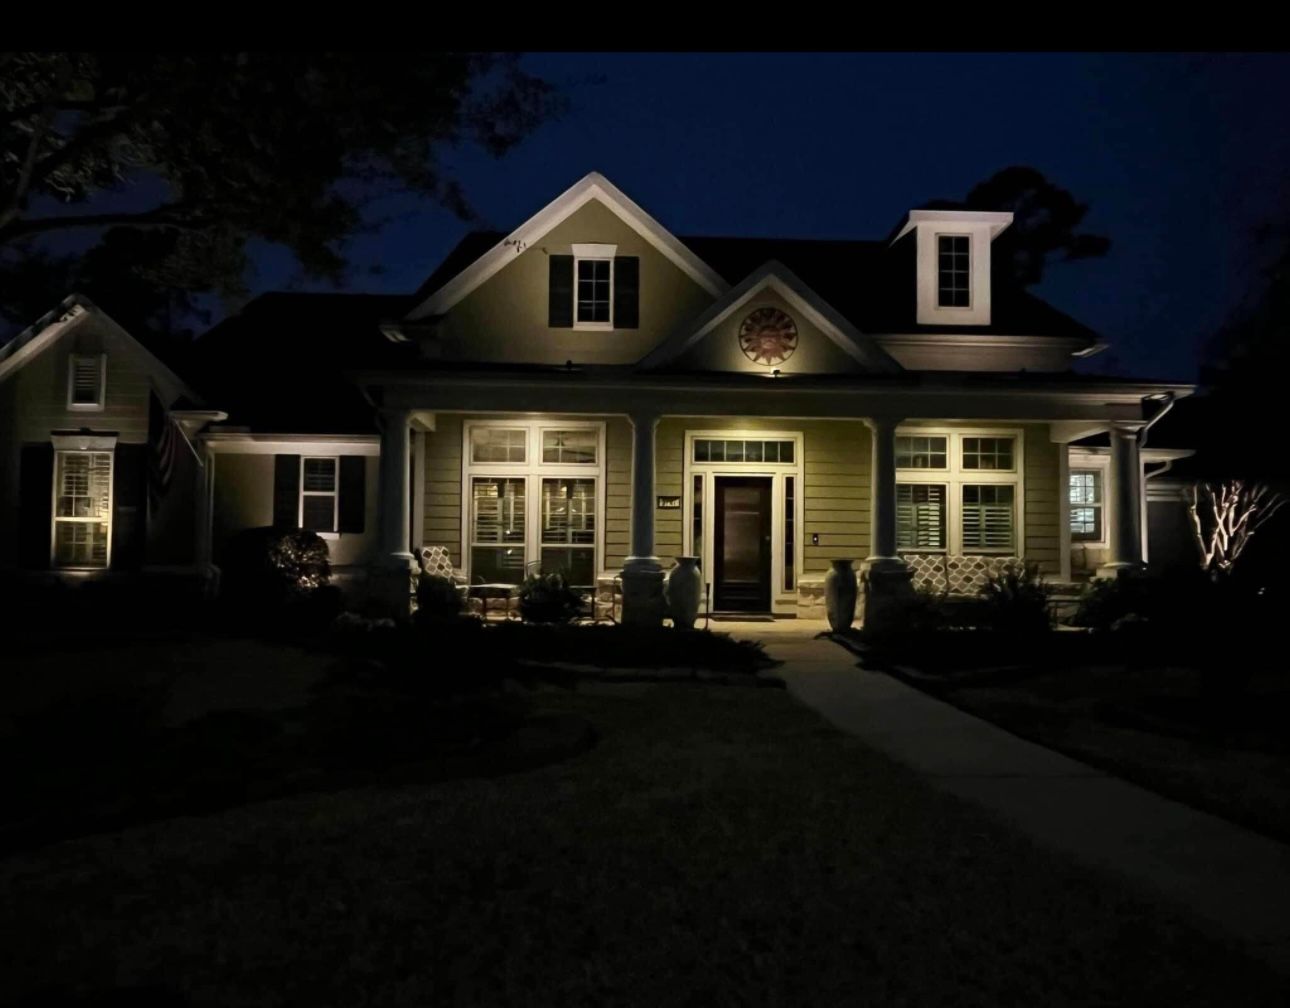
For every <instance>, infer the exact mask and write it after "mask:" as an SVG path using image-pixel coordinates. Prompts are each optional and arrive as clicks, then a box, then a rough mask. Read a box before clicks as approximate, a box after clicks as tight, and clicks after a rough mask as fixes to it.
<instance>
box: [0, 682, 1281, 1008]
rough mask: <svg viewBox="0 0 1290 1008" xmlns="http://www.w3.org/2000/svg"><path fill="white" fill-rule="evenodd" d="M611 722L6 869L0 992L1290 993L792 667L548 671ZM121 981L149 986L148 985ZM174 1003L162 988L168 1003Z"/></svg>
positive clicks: (184, 997)
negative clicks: (908, 758)
mask: <svg viewBox="0 0 1290 1008" xmlns="http://www.w3.org/2000/svg"><path fill="white" fill-rule="evenodd" d="M537 702H538V708H539V709H540V710H542V711H545V712H547V713H551V714H561V715H575V716H580V717H585V718H587V719H588V720H590V721H591V722H592V723H594V724H595V725H596V727H597V729H598V731H599V734H600V743H599V745H598V746H597V747H596V748H595V749H593V750H592V751H590V752H589V753H587V754H585V755H583V756H581V757H579V758H577V759H575V760H572V761H569V762H566V763H562V764H557V765H552V766H548V767H545V768H542V769H539V770H534V771H530V772H527V773H522V774H515V775H511V776H506V777H497V778H492V779H486V780H457V781H448V782H443V783H438V784H430V785H416V786H405V787H394V788H384V789H356V790H352V791H348V792H344V793H337V794H330V795H310V796H300V797H296V798H292V799H285V800H278V801H272V802H265V803H261V804H256V805H251V806H246V807H244V808H241V809H236V810H232V811H229V812H225V813H221V814H218V815H212V816H206V817H201V818H184V819H177V820H173V821H169V822H164V823H155V824H151V825H147V826H142V827H138V828H135V829H132V830H129V831H126V832H123V833H119V834H114V835H109V836H101V837H95V838H84V839H81V840H76V841H71V842H68V843H64V844H60V845H57V846H54V847H50V848H47V849H45V850H42V851H38V852H32V853H28V854H23V855H19V856H14V857H12V858H10V859H8V860H6V861H3V862H0V932H2V933H4V934H5V935H6V936H7V938H6V948H5V951H6V955H5V956H4V957H3V960H0V989H3V990H5V991H6V992H7V994H8V996H9V999H10V1001H11V1002H15V1003H18V1004H22V1003H23V1001H24V999H27V998H30V997H32V996H33V994H34V992H36V991H39V990H42V989H44V990H53V991H54V992H56V996H57V992H68V991H74V990H75V991H80V990H104V989H109V988H112V989H120V988H134V989H136V990H137V989H141V988H153V989H154V992H156V991H159V992H160V994H161V996H164V995H165V994H166V993H167V992H169V993H172V994H173V995H174V996H175V1001H174V1003H178V1004H189V1003H203V1004H205V1003H209V1004H219V1005H229V1006H233V1005H275V1004H291V1005H294V1004H317V1005H344V1006H347V1008H348V1006H362V1005H378V1004H379V1005H417V1006H422V1005H428V1004H480V1005H496V1004H525V1005H538V1004H560V1005H562V1006H577V1005H608V1004H613V1005H650V1006H654V1005H660V1004H668V1005H671V1004H702V1005H705V1006H706V1005H730V1004H856V1003H866V1002H871V1003H878V1004H883V1005H919V1006H922V1005H928V1004H945V1003H949V1004H955V1005H990V1006H993V1005H1000V1004H1043V1005H1045V1006H1062V1005H1081V1006H1083V1005H1109V1004H1134V1005H1145V1006H1152V1005H1161V1006H1163V1005H1169V1006H1171V1008H1172V1006H1175V1005H1178V1004H1187V1005H1220V1004H1221V1005H1229V1004H1241V1005H1242V1006H1254V1005H1265V1004H1266V1005H1273V1004H1284V1003H1285V998H1286V995H1287V993H1290V991H1287V988H1286V986H1285V982H1284V981H1283V980H1281V979H1278V978H1276V977H1274V976H1273V975H1271V974H1270V973H1269V972H1268V971H1267V969H1266V968H1264V967H1263V966H1261V965H1259V964H1257V963H1255V962H1253V961H1251V960H1249V959H1246V958H1245V957H1243V956H1242V955H1240V954H1239V953H1237V952H1235V951H1233V950H1232V949H1230V948H1228V947H1227V946H1226V945H1224V944H1221V943H1219V942H1218V941H1217V940H1215V939H1213V938H1211V937H1208V936H1206V935H1203V934H1202V933H1200V932H1198V931H1196V930H1194V929H1193V927H1192V926H1191V925H1190V924H1189V923H1188V922H1187V921H1185V920H1183V919H1182V918H1180V917H1178V916H1175V915H1174V913H1173V912H1172V911H1170V910H1167V909H1164V908H1162V907H1160V906H1157V905H1154V904H1152V903H1149V902H1145V901H1142V900H1140V899H1138V898H1136V897H1134V896H1132V895H1130V894H1128V893H1126V892H1125V891H1123V889H1122V886H1121V884H1120V883H1119V882H1118V881H1114V880H1112V879H1110V878H1108V877H1106V876H1102V875H1100V874H1096V873H1093V872H1091V871H1088V870H1085V869H1083V868H1078V867H1076V866H1074V865H1073V864H1071V863H1069V862H1068V861H1067V860H1065V859H1064V858H1061V857H1058V856H1056V855H1053V854H1050V853H1048V852H1046V851H1043V850H1040V849H1038V848H1036V847H1035V846H1033V845H1032V844H1030V843H1029V842H1028V841H1026V840H1024V839H1023V838H1021V837H1019V836H1018V835H1017V834H1015V833H1013V832H1011V831H1010V830H1009V829H1007V828H1005V827H1004V826H1003V825H1002V824H1001V823H999V822H998V821H996V820H995V819H993V818H992V817H990V816H988V815H987V814H986V813H984V812H981V811H979V810H977V809H975V808H973V807H971V806H968V805H965V804H963V803H961V802H959V801H957V800H955V799H953V798H951V797H950V796H948V795H944V794H942V793H940V792H937V791H934V790H932V789H931V788H930V787H929V786H928V785H926V784H925V783H924V782H923V781H922V780H921V779H919V778H918V777H917V776H916V775H915V774H913V773H912V772H909V771H906V770H904V769H902V768H900V767H898V766H896V765H894V764H892V763H890V762H888V761H887V760H886V759H884V758H882V757H880V756H879V755H877V754H875V753H874V752H873V751H871V750H869V749H867V748H865V747H864V746H863V745H861V744H860V743H859V742H858V741H857V740H854V739H851V738H849V737H847V736H844V735H842V734H840V733H839V732H837V731H835V730H834V729H832V728H831V727H829V726H828V725H827V724H826V723H825V722H823V721H822V720H821V719H820V718H818V717H817V716H815V715H814V714H812V713H811V712H809V711H806V710H804V709H802V708H801V707H799V706H797V705H796V704H795V702H794V701H793V700H792V699H791V698H790V697H788V696H787V695H786V694H784V693H783V692H781V691H777V690H745V689H723V688H718V687H710V686H698V685H689V684H668V685H652V684H649V685H647V684H637V685H632V686H617V685H616V686H612V687H611V686H605V685H603V684H586V685H584V686H583V687H580V688H579V689H578V690H577V691H575V692H568V691H558V690H549V691H544V692H541V693H539V694H537ZM130 1003H146V1002H144V1001H142V1000H141V999H140V998H137V997H135V998H133V999H132V1000H131V1001H130ZM158 1003H161V1002H158Z"/></svg>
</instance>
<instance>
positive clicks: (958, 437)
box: [895, 427, 1070, 556]
mask: <svg viewBox="0 0 1290 1008" xmlns="http://www.w3.org/2000/svg"><path fill="white" fill-rule="evenodd" d="M895 436H896V437H927V436H938V437H945V438H946V439H947V445H946V447H947V453H946V457H947V462H948V465H947V466H946V468H944V469H900V468H898V469H897V470H896V482H897V483H937V484H940V485H942V486H944V487H945V488H946V490H945V508H946V514H945V524H946V538H945V550H944V551H943V552H944V553H946V554H948V555H950V556H964V555H965V553H964V550H963V489H962V488H963V487H964V486H982V485H985V484H1000V483H1002V484H1008V485H1011V486H1012V487H1013V488H1014V489H1013V494H1012V496H1013V502H1014V505H1015V507H1014V512H1013V523H1014V528H1013V545H1012V547H1011V548H1010V549H1003V548H995V549H974V550H972V552H971V553H970V554H966V555H970V556H1024V555H1025V544H1026V481H1025V469H1026V463H1025V455H1026V438H1025V431H1024V430H1023V429H1022V428H1020V427H898V428H897V429H896V433H895ZM965 437H1010V438H1012V439H1013V441H1012V444H1013V451H1012V466H1013V467H1012V468H1011V469H964V468H963V438H965ZM1069 520H1070V519H1069V517H1068V518H1067V522H1068V523H1069ZM901 552H903V553H928V554H940V553H942V551H941V550H915V549H908V548H906V549H902V550H901Z"/></svg>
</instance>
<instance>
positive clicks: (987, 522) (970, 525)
mask: <svg viewBox="0 0 1290 1008" xmlns="http://www.w3.org/2000/svg"><path fill="white" fill-rule="evenodd" d="M1014 497H1015V494H1014V488H1013V487H1012V486H1009V485H1003V484H1001V485H997V486H988V485H987V486H965V487H964V488H963V549H964V551H965V552H966V551H968V550H1011V549H1012V547H1013V526H1014V519H1013V512H1014Z"/></svg>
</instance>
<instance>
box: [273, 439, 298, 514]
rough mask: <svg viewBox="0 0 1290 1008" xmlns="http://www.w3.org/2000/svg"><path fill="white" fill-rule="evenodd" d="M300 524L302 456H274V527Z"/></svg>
mask: <svg viewBox="0 0 1290 1008" xmlns="http://www.w3.org/2000/svg"><path fill="white" fill-rule="evenodd" d="M299 525H300V456H299V455H274V456H273V527H274V528H280V529H286V528H297V527H298V526H299Z"/></svg>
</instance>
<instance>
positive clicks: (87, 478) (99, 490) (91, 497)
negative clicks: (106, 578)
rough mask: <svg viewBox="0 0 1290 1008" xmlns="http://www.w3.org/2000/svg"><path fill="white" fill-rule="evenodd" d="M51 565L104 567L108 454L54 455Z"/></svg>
mask: <svg viewBox="0 0 1290 1008" xmlns="http://www.w3.org/2000/svg"><path fill="white" fill-rule="evenodd" d="M55 454H56V464H55V468H54V566H56V567H106V566H107V565H108V550H109V545H110V543H111V536H112V452H89V451H60V452H56V453H55Z"/></svg>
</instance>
